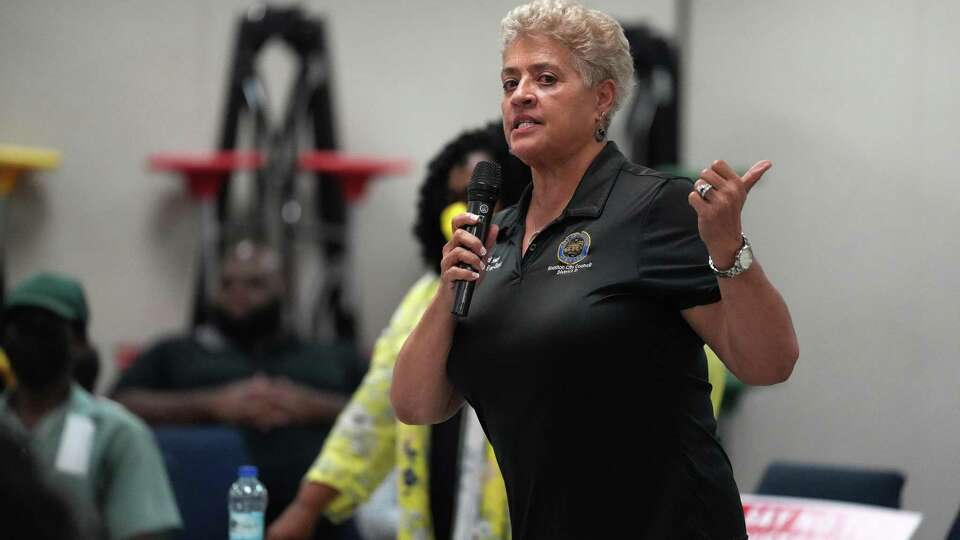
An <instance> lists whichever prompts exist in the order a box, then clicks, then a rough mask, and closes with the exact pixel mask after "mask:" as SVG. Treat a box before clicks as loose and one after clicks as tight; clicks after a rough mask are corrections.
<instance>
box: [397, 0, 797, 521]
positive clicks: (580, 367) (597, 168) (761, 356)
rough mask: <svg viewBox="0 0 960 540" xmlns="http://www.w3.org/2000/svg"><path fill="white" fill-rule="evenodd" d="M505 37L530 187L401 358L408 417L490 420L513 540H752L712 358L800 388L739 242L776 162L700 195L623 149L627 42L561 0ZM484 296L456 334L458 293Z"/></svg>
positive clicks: (449, 267)
mask: <svg viewBox="0 0 960 540" xmlns="http://www.w3.org/2000/svg"><path fill="white" fill-rule="evenodd" d="M502 28H503V69H502V72H501V83H502V86H503V99H502V102H501V108H502V113H503V129H504V132H505V134H506V137H507V141H508V142H509V145H510V148H511V152H512V153H513V154H515V155H516V156H517V157H519V158H520V159H521V160H522V161H523V162H524V163H526V164H527V165H529V166H530V167H531V169H532V171H533V183H532V184H531V187H530V188H528V189H527V191H526V192H525V193H524V195H523V197H521V200H520V202H519V203H518V204H516V205H514V206H512V207H510V208H507V209H506V210H504V211H503V212H501V213H499V214H498V215H497V216H496V219H495V220H494V225H492V226H491V231H490V235H489V238H488V239H487V242H486V245H483V244H482V243H481V242H480V240H479V239H477V238H476V237H475V236H472V235H470V234H469V233H467V231H465V230H463V229H460V230H457V232H456V234H455V235H454V237H453V239H452V240H451V241H450V242H449V243H447V244H446V246H444V248H443V262H442V265H441V277H442V280H443V285H442V286H441V287H440V288H439V290H438V291H437V293H436V296H435V297H434V299H433V301H432V304H431V305H430V307H429V308H428V309H427V311H426V313H425V314H424V316H423V318H422V319H421V320H420V323H419V325H418V326H417V327H416V329H415V330H414V331H413V333H412V334H411V335H410V337H409V338H408V339H407V341H406V343H405V344H404V347H403V349H402V351H401V353H400V356H399V358H398V360H397V364H396V368H395V373H394V379H393V386H392V388H391V399H392V403H393V406H394V408H395V410H396V413H397V417H398V418H399V419H400V420H401V421H403V422H406V423H412V424H429V423H436V422H440V421H442V420H444V419H446V418H448V417H450V416H451V415H453V414H454V413H455V412H456V411H457V410H458V409H459V408H460V407H461V406H462V405H463V403H464V400H466V401H469V402H470V404H471V405H473V407H474V408H475V409H476V411H477V414H478V416H479V418H480V421H481V423H482V425H483V427H484V430H485V431H486V433H487V435H488V437H489V439H490V441H491V442H492V444H493V447H494V449H495V451H496V455H497V460H498V462H499V464H500V467H501V469H502V472H503V476H504V479H505V481H506V485H507V493H508V498H509V504H510V519H511V523H512V527H513V537H514V539H515V540H527V539H550V540H559V539H607V538H650V539H672V538H677V539H702V538H709V539H723V540H729V539H740V538H746V532H745V530H744V522H743V513H742V508H741V504H740V498H739V494H738V491H737V486H736V483H735V482H734V479H733V472H732V470H731V467H730V463H729V460H728V459H727V457H726V454H725V453H724V451H723V449H722V448H721V446H720V444H719V442H718V441H717V438H716V424H715V422H714V419H713V414H712V410H711V406H710V396H709V395H710V385H709V383H708V382H707V372H706V364H705V359H704V355H703V344H704V342H706V343H707V344H708V345H709V346H710V347H711V348H712V349H713V350H714V351H716V352H717V354H718V355H719V356H720V358H722V359H723V360H724V362H725V363H726V365H727V367H728V368H730V370H731V371H732V372H733V373H734V374H736V375H737V376H738V377H739V378H740V379H741V380H743V381H744V382H747V383H749V384H774V383H777V382H781V381H783V380H785V379H786V378H787V377H789V375H790V373H791V371H792V369H793V366H794V363H795V362H796V359H797V356H798V354H799V352H798V345H797V340H796V335H795V333H794V330H793V325H792V323H791V321H790V315H789V313H788V310H787V306H786V304H785V303H784V301H783V299H782V298H781V296H780V294H779V293H778V292H777V290H776V289H775V288H774V287H773V285H772V284H771V283H770V282H769V281H768V280H767V278H766V276H765V275H764V273H763V270H762V269H761V268H760V264H759V263H758V262H757V261H756V260H755V259H754V257H753V253H752V249H751V246H750V243H749V242H748V240H747V238H746V236H744V235H743V233H742V230H741V225H740V214H741V210H742V208H743V205H744V202H745V201H746V197H747V193H748V191H749V190H750V188H751V187H752V186H753V185H754V184H755V183H756V182H757V181H759V180H760V178H761V177H762V176H763V174H764V172H766V171H767V169H769V167H770V163H769V162H767V161H761V162H759V163H757V164H756V165H754V166H753V167H752V168H751V169H750V170H749V171H748V172H747V173H746V174H745V175H744V176H743V177H740V176H738V175H737V173H736V172H735V171H734V170H733V169H732V168H730V167H729V166H728V165H727V164H726V163H724V162H723V161H716V162H714V163H712V164H711V165H710V166H709V167H708V168H706V169H704V170H703V171H702V172H701V175H700V178H699V179H698V180H697V182H696V183H695V184H691V183H690V181H689V180H686V179H682V178H677V177H673V176H671V175H667V174H663V173H659V172H656V171H653V170H651V169H647V168H645V167H642V166H639V165H636V164H633V163H630V162H629V161H628V160H627V159H626V158H625V157H624V156H623V154H621V153H620V151H619V150H618V149H617V147H616V145H615V144H613V143H612V142H607V141H606V140H605V139H606V130H607V127H608V126H609V124H610V119H611V117H612V116H613V114H614V113H615V112H616V111H617V109H618V107H619V106H620V104H621V103H622V102H623V100H624V98H625V95H626V92H627V90H628V88H629V85H630V84H631V75H632V61H631V57H630V52H629V48H628V45H627V41H626V39H625V38H624V35H623V29H622V28H621V27H620V25H619V24H618V23H617V22H616V21H615V20H613V19H612V18H611V17H609V16H608V15H606V14H603V13H601V12H598V11H594V10H588V9H585V8H583V7H582V6H580V5H578V4H574V3H568V2H562V1H549V0H548V1H535V2H532V3H530V4H527V5H523V6H520V7H518V8H515V9H514V10H512V11H511V12H510V13H509V14H507V16H506V18H504V20H503V22H502ZM475 221H476V216H472V215H470V214H462V215H460V216H458V217H456V218H454V220H453V225H454V227H455V228H458V229H459V228H461V227H463V226H465V225H469V224H472V223H474V222H475ZM461 263H465V265H466V266H469V267H470V268H463V267H461ZM474 280H482V282H481V283H480V284H479V286H478V287H477V289H476V294H475V295H474V297H473V301H472V305H471V307H470V312H469V316H467V317H464V318H462V319H458V318H456V317H455V316H454V315H452V314H451V307H452V305H453V300H454V287H455V283H456V282H457V281H474Z"/></svg>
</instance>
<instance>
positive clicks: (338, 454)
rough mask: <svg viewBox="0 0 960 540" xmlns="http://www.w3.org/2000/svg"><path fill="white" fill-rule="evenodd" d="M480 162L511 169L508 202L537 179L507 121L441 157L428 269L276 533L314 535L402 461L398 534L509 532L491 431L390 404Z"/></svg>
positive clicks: (425, 247) (431, 196)
mask: <svg viewBox="0 0 960 540" xmlns="http://www.w3.org/2000/svg"><path fill="white" fill-rule="evenodd" d="M480 161H493V162H496V163H498V164H500V165H501V167H502V168H503V189H502V192H501V198H500V200H501V203H503V204H511V203H513V202H514V201H516V200H517V199H518V198H519V196H520V193H521V192H522V190H523V189H524V188H525V187H526V186H527V185H528V184H529V183H530V170H529V168H527V167H526V166H525V165H523V164H522V163H520V162H519V160H517V159H516V158H515V157H513V156H511V155H510V154H509V151H508V148H507V145H506V141H505V140H504V137H503V130H502V129H501V128H500V123H499V122H495V123H491V124H489V125H487V126H485V127H483V128H481V129H475V130H470V131H465V132H463V133H460V134H459V135H458V136H457V137H456V138H454V139H453V140H452V141H451V142H449V143H448V144H447V145H446V146H445V147H444V148H443V149H442V150H441V151H440V153H439V154H437V156H435V157H434V158H433V159H432V160H431V162H430V163H429V165H428V167H427V177H426V179H425V180H424V182H423V184H422V186H421V188H420V200H419V203H418V207H417V208H418V211H417V217H416V224H415V225H414V234H415V236H416V238H417V241H418V242H419V244H420V253H421V256H422V259H423V263H424V266H425V267H426V268H427V271H426V272H425V273H424V275H423V276H422V277H421V278H420V279H419V280H418V281H417V282H416V283H414V285H413V286H412V287H411V288H410V290H409V291H408V292H407V294H406V296H405V297H404V299H403V300H402V301H401V302H400V305H399V307H398V308H397V309H396V311H395V312H394V314H393V317H392V318H391V321H390V325H389V326H388V327H387V328H386V329H385V330H384V331H383V333H382V334H381V335H380V338H379V339H378V340H377V343H376V345H375V347H374V352H373V360H372V362H371V366H370V370H369V371H368V373H367V375H366V377H365V378H364V380H363V383H362V384H361V386H360V388H359V389H358V390H357V392H356V393H354V395H353V397H352V398H351V400H350V404H349V405H348V406H347V408H346V409H345V411H344V413H343V414H342V415H341V417H340V419H339V420H338V421H337V425H336V427H335V428H334V430H333V432H332V433H331V436H330V438H329V440H328V441H327V443H326V444H325V445H324V448H323V452H322V453H321V454H320V455H319V457H318V458H317V460H316V462H315V463H314V464H313V467H312V468H311V469H310V471H309V472H308V473H307V475H306V478H305V479H304V483H303V485H302V487H301V488H300V493H299V495H298V496H297V499H296V500H295V501H294V502H293V504H291V505H290V506H289V507H288V508H287V509H286V511H285V512H284V513H283V515H282V516H281V517H280V519H278V520H277V521H276V522H274V523H273V524H272V525H271V527H270V529H269V534H268V538H269V539H270V540H293V539H304V538H309V537H310V534H311V532H312V530H313V528H314V524H315V523H316V521H317V520H318V518H319V516H321V515H327V516H329V517H330V518H331V519H334V520H342V519H345V518H346V517H347V516H349V515H351V514H352V513H353V512H354V510H355V509H356V507H357V506H358V505H359V504H361V503H363V502H364V501H366V500H367V499H368V498H369V497H370V496H371V493H373V491H374V490H375V489H377V487H378V486H380V485H381V483H382V482H383V481H384V479H385V478H387V475H388V474H389V473H390V471H391V470H394V469H396V471H397V474H396V482H397V484H396V490H397V500H398V504H399V506H400V510H399V516H398V521H399V523H397V524H396V528H397V534H396V537H397V538H399V539H401V540H414V539H424V538H434V539H437V540H447V539H450V538H453V535H454V529H455V527H457V526H458V525H459V526H460V527H465V528H466V529H467V530H468V531H470V534H471V536H470V537H471V538H478V539H496V538H507V537H508V536H509V525H508V523H509V522H508V516H507V509H506V493H505V491H504V488H503V480H502V479H501V477H500V473H499V470H498V468H497V466H496V461H495V459H494V457H493V453H492V451H490V450H489V448H488V445H487V444H486V439H485V438H482V439H481V442H480V445H479V448H471V449H467V448H465V441H464V437H462V436H461V432H462V430H469V429H471V428H470V427H465V426H470V425H471V424H470V423H469V422H467V421H465V420H464V418H462V417H461V416H460V415H457V416H455V417H453V418H451V419H449V420H447V421H446V422H443V423H441V424H438V425H435V426H407V425H403V424H400V423H398V422H397V420H396V418H395V416H394V413H393V409H392V407H391V406H390V383H391V380H392V378H393V366H394V362H395V361H396V357H397V353H398V352H399V351H400V347H401V345H402V344H403V342H404V340H405V339H406V337H407V335H408V334H409V332H410V331H411V330H412V329H413V327H414V325H415V324H416V322H417V321H418V320H419V318H420V315H421V314H422V313H423V310H424V309H425V308H426V306H427V304H428V303H429V301H430V299H431V298H432V297H433V295H434V293H435V292H436V289H437V287H438V286H439V284H440V280H439V276H438V273H437V272H438V269H439V268H440V257H439V255H440V253H441V249H442V247H443V245H444V243H446V241H447V240H448V239H449V238H450V235H451V233H452V230H451V226H450V220H451V217H452V216H453V215H456V214H457V213H460V212H463V211H465V210H466V205H465V204H464V203H465V201H466V199H467V194H466V188H467V185H468V183H469V181H470V178H471V175H472V173H473V169H474V167H475V166H476V165H477V163H479V162H480ZM475 427H476V429H477V430H478V431H479V426H475ZM481 437H482V433H481ZM462 447H463V449H462ZM470 452H472V453H473V454H474V455H479V457H480V459H479V460H478V463H480V465H479V467H476V469H478V470H475V471H474V472H475V473H476V474H478V475H479V477H480V478H481V480H480V481H479V482H477V483H475V484H473V485H475V486H477V489H475V490H474V491H472V492H467V491H464V490H461V489H459V486H461V485H462V484H464V483H463V482H462V480H463V478H462V477H461V471H462V470H463V468H464V467H463V460H462V459H461V458H460V457H458V456H461V455H465V454H467V453H470ZM464 485H465V484H464ZM388 500H389V498H388ZM460 503H462V504H464V505H470V504H472V505H473V508H471V509H469V510H465V511H463V514H464V515H466V516H468V517H466V518H464V519H468V520H470V521H471V522H472V523H471V524H469V525H467V524H464V523H460V524H458V523H455V521H456V520H455V515H457V513H458V511H459V508H458V505H460Z"/></svg>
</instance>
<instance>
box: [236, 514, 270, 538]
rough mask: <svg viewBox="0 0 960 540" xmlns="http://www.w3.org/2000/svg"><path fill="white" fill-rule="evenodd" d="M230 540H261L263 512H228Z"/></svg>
mask: <svg viewBox="0 0 960 540" xmlns="http://www.w3.org/2000/svg"><path fill="white" fill-rule="evenodd" d="M230 540H263V512H230Z"/></svg>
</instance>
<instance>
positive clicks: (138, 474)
mask: <svg viewBox="0 0 960 540" xmlns="http://www.w3.org/2000/svg"><path fill="white" fill-rule="evenodd" d="M64 286H71V287H79V284H78V283H77V282H76V280H73V279H72V278H69V277H66V276H59V275H53V274H40V275H37V276H34V277H33V278H31V279H28V280H26V281H25V282H24V283H22V284H21V285H19V286H18V287H17V288H15V289H14V290H13V291H12V292H11V294H10V295H9V297H8V298H7V301H6V305H5V308H4V312H3V320H2V326H0V345H2V346H3V349H4V351H5V352H6V355H7V357H8V358H9V361H10V366H11V367H12V370H13V373H14V374H15V375H16V378H17V387H16V389H14V390H9V391H7V392H6V393H5V394H4V395H3V396H2V397H0V422H3V423H4V424H6V425H7V426H8V427H9V428H10V429H11V430H12V431H13V432H15V433H17V434H18V436H19V437H20V438H22V439H23V441H24V444H25V446H27V447H28V448H29V449H30V452H31V453H32V454H33V457H34V459H35V460H36V461H37V462H38V463H39V464H40V466H41V468H42V469H43V475H44V477H45V479H46V481H47V483H48V484H49V486H50V487H51V488H52V489H53V490H54V491H56V492H58V493H59V494H60V495H61V496H62V497H63V498H64V499H65V500H66V501H67V502H68V503H69V506H70V508H71V510H72V519H73V520H74V522H75V523H76V524H77V526H78V528H79V530H80V533H81V538H84V539H89V540H100V539H103V540H129V539H137V540H143V539H154V538H165V537H166V536H167V534H168V533H171V532H173V531H175V530H176V529H178V528H179V527H180V525H181V522H180V514H179V512H178V510H177V506H176V502H175V500H174V497H173V492H172V490H171V487H170V482H169V479H168V478H167V473H166V469H165V468H164V464H163V459H162V457H161V455H160V452H159V450H158V449H157V446H156V443H155V441H154V439H153V435H152V433H151V432H150V430H149V429H148V428H147V427H146V425H144V424H143V422H141V421H140V420H139V419H137V418H136V417H135V416H133V415H132V414H130V413H129V412H127V411H126V410H125V409H123V407H121V406H119V405H118V404H116V403H114V402H112V401H110V400H107V399H101V398H96V397H94V396H92V395H90V394H89V393H88V392H87V391H86V390H84V389H83V388H82V387H81V386H80V385H79V384H77V383H76V382H74V381H73V376H72V375H73V372H72V357H71V352H70V348H71V330H70V322H69V321H71V320H73V319H74V318H75V317H76V315H77V314H76V312H75V306H74V305H71V304H70V303H69V302H64V301H62V298H61V297H59V296H58V295H57V294H56V291H58V290H60V289H62V288H63V287H64Z"/></svg>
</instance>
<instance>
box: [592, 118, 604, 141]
mask: <svg viewBox="0 0 960 540" xmlns="http://www.w3.org/2000/svg"><path fill="white" fill-rule="evenodd" d="M606 114H607V113H606V112H603V111H600V120H599V124H600V125H599V126H597V130H596V131H595V132H594V133H593V138H594V139H596V140H597V142H603V139H605V138H606V137H607V128H605V127H603V117H604V116H605V115H606Z"/></svg>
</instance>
